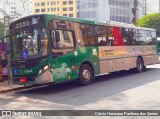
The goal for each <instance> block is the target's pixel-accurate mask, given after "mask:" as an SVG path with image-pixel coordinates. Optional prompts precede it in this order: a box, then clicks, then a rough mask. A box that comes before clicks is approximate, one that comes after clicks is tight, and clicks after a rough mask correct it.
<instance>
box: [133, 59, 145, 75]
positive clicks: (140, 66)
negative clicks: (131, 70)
mask: <svg viewBox="0 0 160 119" xmlns="http://www.w3.org/2000/svg"><path fill="white" fill-rule="evenodd" d="M144 67H145V66H144V62H143V60H142V58H137V64H136V68H135V71H136V72H138V73H140V72H142V71H143V70H144Z"/></svg>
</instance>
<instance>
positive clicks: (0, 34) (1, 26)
mask: <svg viewBox="0 0 160 119" xmlns="http://www.w3.org/2000/svg"><path fill="white" fill-rule="evenodd" d="M3 36H4V24H3V23H2V22H1V21H0V39H1V38H2V37H3Z"/></svg>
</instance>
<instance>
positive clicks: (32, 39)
mask: <svg viewBox="0 0 160 119" xmlns="http://www.w3.org/2000/svg"><path fill="white" fill-rule="evenodd" d="M10 39H11V49H12V50H11V60H17V59H18V60H23V59H32V58H37V57H41V56H44V55H47V53H48V40H47V34H46V29H45V28H43V27H40V28H37V27H35V28H30V29H27V30H21V31H19V32H16V33H15V34H14V35H11V38H10Z"/></svg>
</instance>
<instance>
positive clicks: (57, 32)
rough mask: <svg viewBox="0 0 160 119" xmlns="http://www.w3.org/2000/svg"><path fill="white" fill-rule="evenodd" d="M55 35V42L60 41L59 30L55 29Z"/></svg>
mask: <svg viewBox="0 0 160 119" xmlns="http://www.w3.org/2000/svg"><path fill="white" fill-rule="evenodd" d="M55 37H56V42H59V41H60V34H59V31H56V32H55Z"/></svg>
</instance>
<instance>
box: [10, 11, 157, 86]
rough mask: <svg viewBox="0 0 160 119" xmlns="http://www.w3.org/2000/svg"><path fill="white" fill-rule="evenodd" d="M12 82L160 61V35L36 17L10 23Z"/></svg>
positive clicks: (82, 77)
mask: <svg viewBox="0 0 160 119" xmlns="http://www.w3.org/2000/svg"><path fill="white" fill-rule="evenodd" d="M9 33H10V35H9V39H10V67H11V68H10V70H11V80H12V83H13V84H17V85H32V84H50V83H62V82H67V81H72V80H77V81H78V82H79V83H80V84H81V85H88V84H90V83H92V82H93V81H94V80H95V77H96V76H99V75H103V74H107V73H111V72H116V71H121V70H128V69H132V70H135V71H136V72H142V71H143V70H145V69H146V66H147V65H151V64H155V63H158V61H159V59H158V49H157V40H156V31H155V30H154V29H150V28H140V27H136V26H134V25H129V24H120V23H112V22H104V23H103V22H95V21H88V20H81V19H76V18H69V17H63V16H57V15H49V14H42V15H32V16H27V17H24V18H21V19H19V20H17V21H14V22H13V23H11V24H10V28H9Z"/></svg>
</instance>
